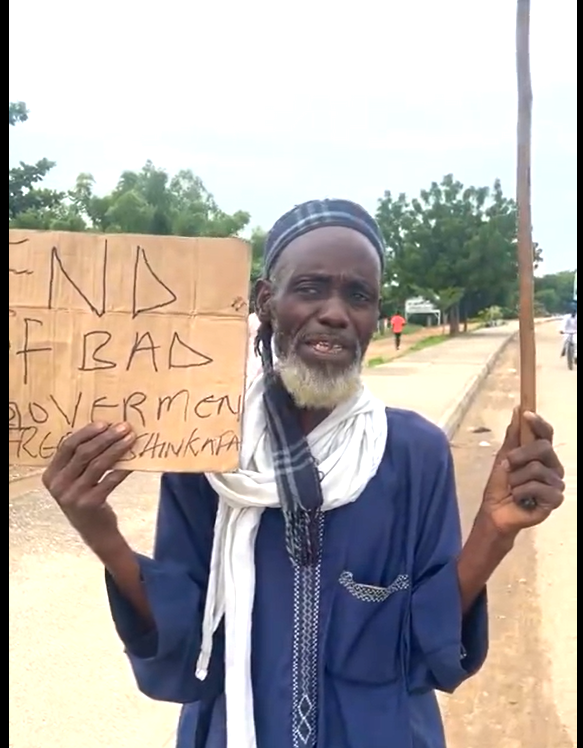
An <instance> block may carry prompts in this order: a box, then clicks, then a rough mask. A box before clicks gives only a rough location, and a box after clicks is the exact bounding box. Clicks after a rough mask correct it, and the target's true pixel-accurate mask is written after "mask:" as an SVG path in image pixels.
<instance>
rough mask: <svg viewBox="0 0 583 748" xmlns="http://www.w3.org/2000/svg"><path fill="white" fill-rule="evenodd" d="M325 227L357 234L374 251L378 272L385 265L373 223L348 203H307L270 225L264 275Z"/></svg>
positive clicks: (379, 233) (382, 246) (363, 211)
mask: <svg viewBox="0 0 583 748" xmlns="http://www.w3.org/2000/svg"><path fill="white" fill-rule="evenodd" d="M324 226H342V227H344V228H347V229H353V230H354V231H358V232H359V233H360V234H362V235H363V236H366V238H367V239H368V240H369V241H370V243H371V244H372V245H373V247H374V248H375V250H376V252H377V254H378V256H379V260H380V263H381V268H382V267H384V264H385V244H384V241H383V237H382V234H381V230H380V229H379V227H378V225H377V222H376V221H375V219H374V218H373V217H372V216H371V215H370V214H369V213H367V212H366V210H365V209H364V208H363V207H361V206H360V205H358V203H353V202H352V201H350V200H330V199H325V200H309V201H308V202H306V203H302V204H301V205H296V206H295V208H292V209H291V210H289V211H288V212H287V213H285V214H284V215H283V216H282V217H281V218H279V219H278V220H277V221H276V222H275V223H274V225H273V228H272V229H271V231H270V232H269V234H268V235H267V239H266V241H265V247H264V251H263V265H264V271H265V275H266V276H267V277H269V275H270V274H271V271H272V270H273V266H274V265H275V263H276V262H277V260H278V259H279V257H280V256H281V253H282V252H283V250H284V249H285V248H286V247H287V246H288V244H290V243H291V242H293V241H294V240H295V239H297V238H298V237H300V236H302V235H303V234H307V233H308V232H309V231H313V230H314V229H320V228H323V227H324Z"/></svg>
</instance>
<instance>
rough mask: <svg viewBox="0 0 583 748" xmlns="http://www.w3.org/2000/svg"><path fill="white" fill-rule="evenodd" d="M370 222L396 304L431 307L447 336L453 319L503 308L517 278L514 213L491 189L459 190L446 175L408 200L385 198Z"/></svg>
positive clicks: (511, 205) (511, 202) (495, 189)
mask: <svg viewBox="0 0 583 748" xmlns="http://www.w3.org/2000/svg"><path fill="white" fill-rule="evenodd" d="M377 220H378V222H379V225H380V228H381V231H382V232H383V235H384V238H385V241H386V244H387V248H388V258H387V278H386V282H387V283H389V284H391V285H393V286H396V287H397V288H399V289H400V292H401V297H404V298H406V297H408V296H411V295H420V296H423V297H425V298H427V299H428V300H432V301H435V302H436V303H437V304H438V305H439V306H440V307H441V308H442V310H443V311H444V312H448V316H449V320H450V329H451V332H452V333H455V332H457V329H458V326H459V319H460V314H461V315H462V316H463V317H464V318H467V317H468V316H471V315H473V314H475V313H476V312H478V311H479V310H480V309H484V308H485V307H489V306H492V305H499V306H502V307H504V306H507V305H508V304H509V303H511V300H512V297H513V294H514V293H515V289H516V281H517V275H518V267H517V253H516V205H515V202H514V200H512V199H510V198H507V197H505V196H504V194H503V192H502V187H501V185H500V182H499V181H496V182H495V183H494V185H493V187H492V188H488V187H466V186H464V185H463V184H462V183H461V182H460V181H458V180H456V179H455V178H454V177H453V175H451V174H448V175H446V176H445V177H444V178H443V179H442V180H441V182H440V183H438V182H433V183H432V184H431V186H430V187H429V189H426V190H421V192H420V194H419V197H417V198H413V199H411V200H410V199H409V198H408V197H407V196H406V195H405V194H400V195H398V196H397V197H394V196H393V195H392V194H391V192H385V194H384V196H383V198H382V199H381V200H380V201H379V204H378V208H377ZM534 261H535V260H534V257H533V262H534ZM536 261H537V262H538V261H540V250H539V249H538V247H537V248H536Z"/></svg>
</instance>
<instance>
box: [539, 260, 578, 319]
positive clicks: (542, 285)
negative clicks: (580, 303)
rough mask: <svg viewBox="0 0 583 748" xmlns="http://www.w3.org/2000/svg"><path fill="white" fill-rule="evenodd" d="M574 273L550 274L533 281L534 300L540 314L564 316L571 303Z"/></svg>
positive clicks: (569, 271)
mask: <svg viewBox="0 0 583 748" xmlns="http://www.w3.org/2000/svg"><path fill="white" fill-rule="evenodd" d="M574 278H575V272H574V271H572V270H563V271H562V272H560V273H550V274H549V275H543V276H542V277H540V278H535V281H534V289H535V290H534V298H535V302H536V304H537V307H538V308H539V309H540V311H541V312H546V313H548V314H566V313H567V311H568V309H569V304H570V303H571V302H572V301H573V281H574Z"/></svg>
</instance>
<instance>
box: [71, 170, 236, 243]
mask: <svg viewBox="0 0 583 748" xmlns="http://www.w3.org/2000/svg"><path fill="white" fill-rule="evenodd" d="M94 187H95V183H94V179H93V177H92V176H91V175H90V174H86V173H82V174H80V175H79V176H78V177H77V181H76V184H75V187H74V188H73V189H72V190H71V191H70V192H69V193H68V196H67V204H68V210H69V213H70V214H73V215H75V216H76V217H78V218H79V219H81V220H83V221H84V222H85V225H86V226H87V227H88V228H90V229H91V230H93V231H102V232H109V233H119V232H121V233H134V234H157V235H176V236H235V235H237V234H239V233H240V232H241V231H242V230H243V229H244V228H245V227H246V226H247V224H248V223H249V214H248V213H246V212H245V211H241V210H239V211H236V212H235V213H233V214H229V213H225V212H224V211H223V210H221V209H220V208H219V207H218V205H217V203H216V201H215V199H214V197H213V195H212V194H211V193H210V192H209V191H208V190H207V189H206V188H205V186H204V184H203V182H202V180H201V179H200V178H199V177H197V176H195V175H194V174H193V172H192V171H190V170H189V169H184V170H182V171H179V172H178V173H177V174H176V175H175V176H174V177H170V176H169V175H168V173H167V172H166V171H165V170H164V169H158V168H156V167H155V166H154V165H153V164H152V163H151V162H150V161H148V162H147V163H146V164H145V166H144V167H143V168H142V169H141V170H140V171H124V172H123V173H122V174H121V176H120V178H119V180H118V183H117V185H116V187H115V189H113V190H112V192H110V193H109V194H107V195H104V196H99V195H96V194H95V191H94Z"/></svg>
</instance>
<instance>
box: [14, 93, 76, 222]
mask: <svg viewBox="0 0 583 748" xmlns="http://www.w3.org/2000/svg"><path fill="white" fill-rule="evenodd" d="M27 120H28V109H27V108H26V104H25V103H24V102H23V101H16V102H9V103H8V125H9V127H14V126H15V125H17V124H19V123H22V122H26V121H27ZM54 165H55V163H54V161H49V160H48V159H46V158H42V159H41V160H40V161H37V162H36V164H25V163H24V162H23V161H21V162H20V163H19V165H18V166H15V167H13V168H12V169H9V170H8V217H9V221H14V220H15V219H16V218H17V216H22V215H24V214H27V213H34V214H38V213H42V212H44V211H52V210H55V209H57V208H58V207H59V205H60V204H61V202H62V199H63V194H62V193H60V192H56V191H55V190H48V189H43V188H40V187H38V186H37V185H38V184H39V183H40V182H42V180H43V179H44V178H45V177H46V175H47V174H48V173H49V171H50V170H51V169H52V168H53V166H54Z"/></svg>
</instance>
